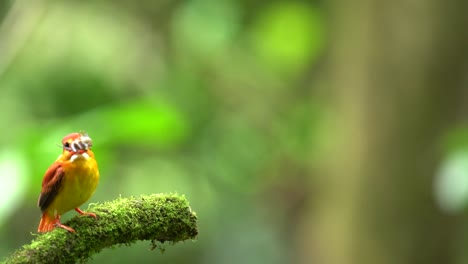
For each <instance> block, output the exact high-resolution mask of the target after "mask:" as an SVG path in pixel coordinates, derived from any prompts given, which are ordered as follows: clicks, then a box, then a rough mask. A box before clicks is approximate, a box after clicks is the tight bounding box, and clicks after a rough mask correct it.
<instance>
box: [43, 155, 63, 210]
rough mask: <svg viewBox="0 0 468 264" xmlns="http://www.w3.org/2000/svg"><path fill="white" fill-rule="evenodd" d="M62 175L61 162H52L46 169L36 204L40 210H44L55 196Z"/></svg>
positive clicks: (60, 183)
mask: <svg viewBox="0 0 468 264" xmlns="http://www.w3.org/2000/svg"><path fill="white" fill-rule="evenodd" d="M63 175H64V172H63V168H62V166H61V163H54V164H52V166H50V167H49V169H47V171H46V173H45V175H44V179H43V180H42V189H41V195H40V196H39V200H38V201H37V205H38V206H39V207H40V208H41V210H42V211H45V210H46V209H47V207H49V205H50V204H51V203H52V201H53V200H54V199H55V197H56V196H57V194H58V192H59V190H60V187H61V185H62V180H63Z"/></svg>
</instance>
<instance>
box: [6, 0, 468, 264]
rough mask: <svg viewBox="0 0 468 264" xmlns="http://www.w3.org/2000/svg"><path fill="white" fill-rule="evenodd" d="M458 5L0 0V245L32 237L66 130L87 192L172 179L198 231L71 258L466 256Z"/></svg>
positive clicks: (464, 69)
mask: <svg viewBox="0 0 468 264" xmlns="http://www.w3.org/2000/svg"><path fill="white" fill-rule="evenodd" d="M466 10H468V2H467V1H465V0H451V1H443V0H428V1H403V0H395V1H372V0H350V1H339V0H329V1H320V0H315V1H314V0H310V1H299V0H294V1H286V0H275V1H260V0H251V1H246V0H243V1H235V0H188V1H169V0H153V1H149V0H136V1H123V0H115V1H102V0H101V1H71V0H68V1H67V0H64V1H54V0H35V1H26V0H2V1H0V130H1V131H2V136H1V137H0V181H1V184H0V201H1V202H0V258H1V259H3V258H5V257H6V256H8V255H9V254H11V253H12V252H13V251H14V250H15V249H17V248H19V247H20V246H21V245H23V244H27V243H29V242H30V241H31V239H32V238H34V233H35V231H36V228H37V224H38V222H39V218H40V211H39V209H38V208H37V207H36V201H37V197H38V194H39V191H40V185H41V180H42V176H43V173H44V171H45V170H46V169H47V167H48V166H49V165H50V164H51V163H52V162H53V161H54V160H55V158H56V157H57V156H58V155H59V153H60V148H58V147H57V144H59V143H60V140H61V138H62V137H63V136H64V135H66V134H68V133H70V132H73V131H78V130H82V129H83V130H86V131H87V132H88V133H89V134H90V136H91V137H92V138H93V139H94V151H95V153H96V156H97V159H98V161H99V165H100V171H101V181H100V185H99V187H98V189H97V191H96V193H95V195H94V197H93V198H92V199H91V200H90V202H89V203H95V202H101V201H107V200H112V199H115V198H117V197H119V196H131V195H140V194H151V193H161V192H177V193H179V194H184V195H185V196H186V197H187V198H188V199H189V201H190V203H191V206H192V208H193V210H195V211H196V212H197V214H198V217H199V230H200V235H199V237H198V239H197V241H195V242H192V241H187V242H184V243H180V244H176V245H174V246H171V245H167V246H166V251H165V252H164V253H163V254H161V253H160V252H159V251H158V250H155V251H151V250H150V247H151V246H150V243H149V242H139V243H136V244H133V245H132V246H130V247H127V246H118V247H115V248H113V249H105V250H103V251H102V252H101V253H99V254H97V255H95V256H94V257H93V259H92V260H90V263H226V264H229V263H252V264H253V263H323V264H330V263H338V264H340V263H343V264H347V263H356V264H358V263H359V264H361V263H369V264H371V263H380V264H382V263H383V264H385V263H388V264H390V263H392V264H394V263H400V264H403V263H408V264H409V263H412V264H414V263H425V264H427V263H467V262H468V254H467V252H468V251H467V250H466V248H467V247H468V215H467V211H466V207H467V204H468V127H467V126H466V123H465V121H466V117H467V114H468V108H467V107H466V106H467V105H468V41H467V40H468V32H467V29H468V17H467V16H466ZM86 207H87V205H86V206H83V208H86ZM72 216H74V213H69V214H67V215H65V216H64V218H65V219H69V218H70V217H72Z"/></svg>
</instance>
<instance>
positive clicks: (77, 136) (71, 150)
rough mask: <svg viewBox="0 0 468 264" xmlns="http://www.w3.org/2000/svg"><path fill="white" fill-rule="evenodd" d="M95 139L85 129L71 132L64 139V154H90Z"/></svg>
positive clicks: (70, 155)
mask: <svg viewBox="0 0 468 264" xmlns="http://www.w3.org/2000/svg"><path fill="white" fill-rule="evenodd" d="M92 146H93V141H92V140H91V138H90V137H89V136H88V134H87V133H86V132H84V131H81V132H77V133H71V134H68V135H66V136H65V137H64V138H63V139H62V148H63V154H65V155H66V156H69V157H71V158H72V159H73V157H78V156H82V155H83V156H89V152H91V151H90V150H91V147H92Z"/></svg>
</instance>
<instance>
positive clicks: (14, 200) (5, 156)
mask: <svg viewBox="0 0 468 264" xmlns="http://www.w3.org/2000/svg"><path fill="white" fill-rule="evenodd" d="M27 168H28V166H27V163H26V160H25V158H24V156H23V155H21V153H19V152H18V151H16V150H15V149H10V148H4V149H1V150H0V182H1V184H0V201H1V203H0V224H1V223H2V222H3V220H5V218H6V217H8V216H9V214H10V213H11V212H12V211H13V210H14V209H15V208H16V206H18V205H19V204H20V202H21V201H22V199H21V198H22V197H23V196H24V193H25V192H26V190H27V186H28V183H29V177H28V175H29V171H28V170H27Z"/></svg>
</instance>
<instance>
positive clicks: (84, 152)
mask: <svg viewBox="0 0 468 264" xmlns="http://www.w3.org/2000/svg"><path fill="white" fill-rule="evenodd" d="M92 145H93V143H92V140H91V138H90V137H89V136H88V135H87V134H86V133H85V132H80V133H72V134H69V135H67V136H65V137H64V138H63V140H62V148H63V152H62V154H61V155H60V156H59V157H58V158H57V160H56V161H55V162H54V163H53V164H52V165H51V166H50V167H49V168H48V169H47V171H46V173H45V175H44V179H43V180H42V189H41V195H40V196H39V200H38V202H37V203H38V206H39V207H40V208H41V211H42V218H41V222H40V223H39V228H38V230H37V231H38V232H48V231H51V230H53V229H54V228H55V227H60V228H63V229H66V230H68V231H70V232H75V230H74V229H73V228H71V227H69V226H66V225H63V224H62V223H61V222H60V216H61V215H62V214H64V213H65V212H68V211H70V210H72V209H75V211H77V212H78V213H79V214H81V215H88V216H92V217H94V218H96V215H95V214H93V213H86V212H83V211H81V210H80V208H79V206H81V205H82V204H84V203H85V202H86V201H87V200H88V199H89V198H90V197H91V196H92V195H93V193H94V191H95V190H96V187H97V184H98V181H99V170H98V165H97V162H96V159H95V158H94V153H93V152H92V151H91V147H92Z"/></svg>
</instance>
